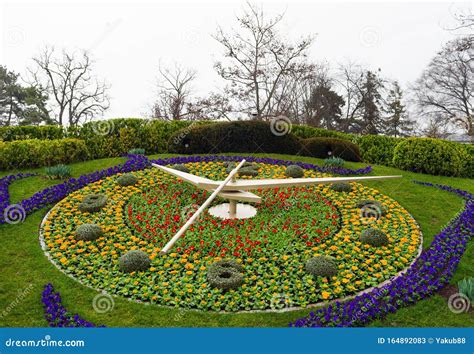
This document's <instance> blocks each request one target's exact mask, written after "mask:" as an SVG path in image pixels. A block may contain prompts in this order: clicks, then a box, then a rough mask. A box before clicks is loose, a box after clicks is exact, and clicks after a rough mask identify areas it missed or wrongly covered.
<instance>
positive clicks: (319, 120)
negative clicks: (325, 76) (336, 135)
mask: <svg viewBox="0 0 474 354" xmlns="http://www.w3.org/2000/svg"><path fill="white" fill-rule="evenodd" d="M344 103H345V102H344V98H343V97H342V96H340V95H339V94H338V93H337V92H335V91H333V90H332V89H331V87H330V86H329V85H327V84H324V83H321V84H319V85H318V86H316V87H315V88H314V89H313V90H312V91H311V98H310V100H309V102H308V105H309V108H310V110H311V111H312V112H313V113H312V116H311V117H308V119H307V122H306V123H307V124H308V125H312V126H316V127H323V128H326V129H336V128H337V127H338V124H339V122H340V120H341V113H342V111H341V107H342V106H344Z"/></svg>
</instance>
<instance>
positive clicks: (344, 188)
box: [330, 182, 352, 193]
mask: <svg viewBox="0 0 474 354" xmlns="http://www.w3.org/2000/svg"><path fill="white" fill-rule="evenodd" d="M330 188H331V189H332V190H333V191H336V192H345V193H349V192H352V185H351V184H350V183H346V182H338V183H333V184H332V185H331V187H330Z"/></svg>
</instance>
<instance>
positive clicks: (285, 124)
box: [270, 116, 291, 136]
mask: <svg viewBox="0 0 474 354" xmlns="http://www.w3.org/2000/svg"><path fill="white" fill-rule="evenodd" d="M270 130H271V131H272V134H273V135H276V136H283V135H286V134H289V133H290V132H291V120H290V118H288V117H285V116H278V117H275V118H273V119H272V121H271V122H270Z"/></svg>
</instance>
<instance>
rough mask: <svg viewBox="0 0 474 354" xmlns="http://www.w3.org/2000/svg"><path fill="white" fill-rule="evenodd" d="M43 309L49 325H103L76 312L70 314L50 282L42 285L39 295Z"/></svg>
mask: <svg viewBox="0 0 474 354" xmlns="http://www.w3.org/2000/svg"><path fill="white" fill-rule="evenodd" d="M41 301H42V302H43V309H44V318H45V319H46V321H48V325H49V327H105V326H96V325H95V324H93V323H92V322H88V321H86V320H84V319H82V318H81V317H80V316H79V315H78V314H72V313H70V312H69V311H67V310H66V308H65V307H64V306H63V305H62V303H61V295H60V294H59V293H57V292H54V288H53V285H52V284H46V285H45V286H44V290H43V294H42V297H41Z"/></svg>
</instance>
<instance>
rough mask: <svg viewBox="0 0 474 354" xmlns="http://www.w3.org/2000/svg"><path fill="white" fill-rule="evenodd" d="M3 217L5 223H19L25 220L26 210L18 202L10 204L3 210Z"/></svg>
mask: <svg viewBox="0 0 474 354" xmlns="http://www.w3.org/2000/svg"><path fill="white" fill-rule="evenodd" d="M3 218H4V219H5V222H6V223H7V224H12V225H14V224H19V223H21V222H23V221H25V218H26V211H25V208H23V206H21V205H20V204H11V205H9V206H7V207H6V208H5V210H4V211H3Z"/></svg>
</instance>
